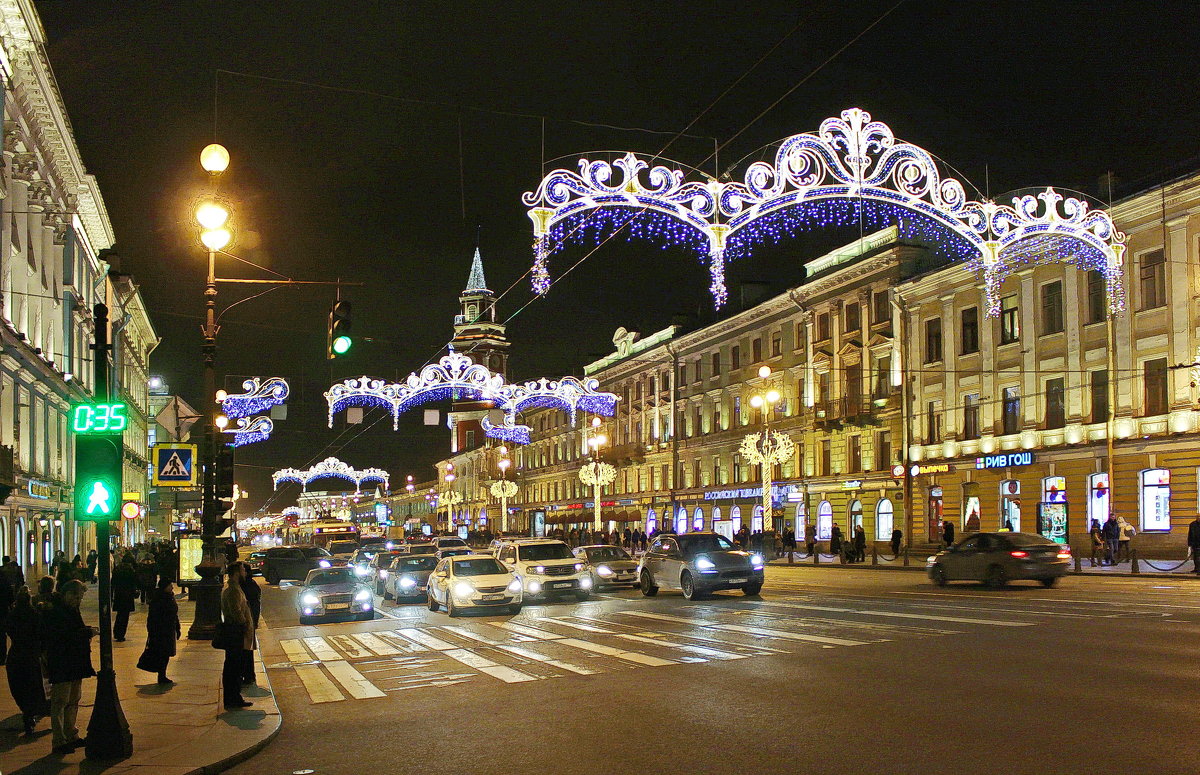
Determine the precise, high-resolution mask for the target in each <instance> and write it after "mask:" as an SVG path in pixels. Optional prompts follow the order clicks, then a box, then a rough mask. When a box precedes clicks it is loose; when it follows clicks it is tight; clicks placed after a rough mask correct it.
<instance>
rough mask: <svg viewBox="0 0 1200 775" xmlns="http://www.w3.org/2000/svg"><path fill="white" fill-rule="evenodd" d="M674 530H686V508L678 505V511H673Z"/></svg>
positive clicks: (677, 531) (681, 531) (678, 531)
mask: <svg viewBox="0 0 1200 775" xmlns="http://www.w3.org/2000/svg"><path fill="white" fill-rule="evenodd" d="M675 532H676V533H686V532H687V509H685V508H684V507H683V506H680V507H679V511H677V512H675Z"/></svg>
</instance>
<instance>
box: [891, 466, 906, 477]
mask: <svg viewBox="0 0 1200 775" xmlns="http://www.w3.org/2000/svg"><path fill="white" fill-rule="evenodd" d="M892 478H893V479H903V478H904V466H902V465H894V466H892Z"/></svg>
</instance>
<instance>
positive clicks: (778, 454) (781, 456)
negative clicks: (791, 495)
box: [739, 366, 796, 532]
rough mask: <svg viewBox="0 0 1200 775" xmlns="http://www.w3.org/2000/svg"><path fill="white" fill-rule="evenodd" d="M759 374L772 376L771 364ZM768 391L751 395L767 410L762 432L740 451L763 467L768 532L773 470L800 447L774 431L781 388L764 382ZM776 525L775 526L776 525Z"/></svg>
mask: <svg viewBox="0 0 1200 775" xmlns="http://www.w3.org/2000/svg"><path fill="white" fill-rule="evenodd" d="M758 376H759V377H761V378H762V379H764V380H765V379H767V378H768V377H770V376H771V367H770V366H763V367H761V368H760V369H759V370H758ZM763 388H764V390H763V391H762V392H760V393H756V394H755V395H753V396H751V397H750V405H751V406H753V407H754V408H755V409H761V410H762V413H763V431H762V433H751V434H748V435H747V436H746V437H745V438H744V439H742V445H741V448H740V450H739V451H740V452H741V454H742V457H744V458H746V460H747V462H749V463H750V464H751V465H756V466H761V467H762V513H763V524H762V530H763V531H764V532H765V531H766V530H767V526H768V525H772V523H771V522H770V521H769V520H771V470H772V468H773V467H774V466H776V465H779V464H781V463H784V462H786V461H788V460H790V459H791V457H792V454H793V453H794V452H795V450H796V445H795V444H794V443H793V442H792V440H791V439H790V438H789V437H788V436H786V435H785V434H783V433H780V432H779V431H772V430H771V412H772V411H773V410H774V406H775V404H777V403H779V399H780V395H779V391H778V390H775V389H774V388H770V387H769V386H768V385H765V384H764V385H763ZM772 526H773V525H772Z"/></svg>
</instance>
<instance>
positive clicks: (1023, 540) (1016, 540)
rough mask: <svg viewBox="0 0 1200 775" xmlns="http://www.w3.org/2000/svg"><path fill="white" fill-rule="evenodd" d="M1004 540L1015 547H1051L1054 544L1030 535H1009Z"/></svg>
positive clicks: (1040, 537)
mask: <svg viewBox="0 0 1200 775" xmlns="http://www.w3.org/2000/svg"><path fill="white" fill-rule="evenodd" d="M1004 538H1005V540H1007V541H1008V542H1009V543H1010V544H1012V545H1013V546H1049V545H1050V544H1053V543H1054V542H1053V541H1051V540H1049V539H1047V538H1043V537H1042V536H1035V535H1030V534H1029V533H1007V534H1005V536H1004Z"/></svg>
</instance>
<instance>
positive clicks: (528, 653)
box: [496, 644, 604, 675]
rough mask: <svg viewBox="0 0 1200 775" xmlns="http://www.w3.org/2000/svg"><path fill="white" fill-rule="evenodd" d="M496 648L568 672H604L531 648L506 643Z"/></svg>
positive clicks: (584, 673) (585, 673) (589, 673)
mask: <svg viewBox="0 0 1200 775" xmlns="http://www.w3.org/2000/svg"><path fill="white" fill-rule="evenodd" d="M496 648H498V649H504V650H505V651H508V652H510V653H513V654H516V655H517V656H519V657H525V658H526V659H532V660H534V661H535V662H544V663H545V664H547V665H552V666H554V667H558V668H561V669H563V670H569V671H570V672H572V673H578V674H579V675H595V674H596V673H601V672H604V671H602V670H591V669H589V668H586V667H580V666H579V665H572V664H571V663H569V662H563V661H562V660H559V659H552V658H550V657H548V656H546V655H545V654H539V653H537V652H536V651H534V650H533V649H526V648H521V647H520V646H510V645H508V644H502V645H498V646H496Z"/></svg>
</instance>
